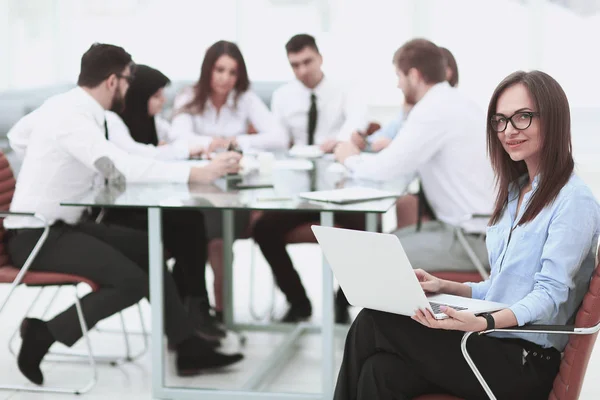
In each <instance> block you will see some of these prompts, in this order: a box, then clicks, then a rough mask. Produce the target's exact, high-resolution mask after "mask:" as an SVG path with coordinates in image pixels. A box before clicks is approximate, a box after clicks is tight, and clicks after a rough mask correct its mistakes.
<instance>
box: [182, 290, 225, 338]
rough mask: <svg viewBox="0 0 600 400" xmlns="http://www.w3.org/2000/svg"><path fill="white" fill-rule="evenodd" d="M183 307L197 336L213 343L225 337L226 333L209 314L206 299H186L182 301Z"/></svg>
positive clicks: (208, 305)
mask: <svg viewBox="0 0 600 400" xmlns="http://www.w3.org/2000/svg"><path fill="white" fill-rule="evenodd" d="M184 306H185V308H186V310H187V313H188V315H189V317H190V319H191V320H192V324H193V325H194V330H195V331H196V334H197V335H198V336H200V337H202V338H204V339H206V340H210V341H213V342H214V341H219V340H220V339H224V338H225V337H226V336H227V332H226V331H225V330H224V329H222V327H221V325H220V324H219V321H217V319H216V318H215V317H214V316H213V315H212V314H211V312H210V304H209V303H208V299H205V298H202V297H188V298H186V299H185V301H184Z"/></svg>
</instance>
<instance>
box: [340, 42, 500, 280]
mask: <svg viewBox="0 0 600 400" xmlns="http://www.w3.org/2000/svg"><path fill="white" fill-rule="evenodd" d="M393 63H394V65H395V67H396V74H397V76H398V87H399V88H400V89H401V90H402V92H403V93H404V98H405V102H406V103H407V104H411V105H413V107H412V110H411V111H410V113H409V114H408V117H407V118H406V120H405V121H404V123H403V125H402V127H401V128H400V130H399V131H398V133H397V135H395V137H394V138H393V140H392V142H391V143H390V144H389V145H388V146H387V147H386V148H385V149H383V150H381V151H380V152H379V153H377V154H375V155H372V156H371V157H369V158H366V157H362V156H361V155H360V150H359V149H358V147H357V146H356V145H355V144H353V143H351V142H345V143H342V144H340V145H338V146H337V147H336V150H335V157H336V160H337V161H338V162H340V163H342V164H343V165H344V166H346V168H348V169H349V170H350V171H351V172H352V174H353V176H354V177H356V178H358V179H361V178H362V179H377V180H397V181H399V183H400V184H406V185H407V184H408V183H410V182H411V181H412V180H413V179H414V178H415V177H418V178H419V179H420V181H421V188H422V197H421V201H422V204H423V203H425V200H426V203H428V204H429V206H430V208H431V213H432V214H433V215H431V217H433V218H436V219H437V220H432V221H427V222H425V223H423V225H422V226H421V228H420V229H415V226H414V224H416V223H417V216H418V212H417V210H418V203H419V199H418V197H417V196H414V195H407V196H403V197H402V198H401V199H400V200H399V202H398V204H399V207H398V208H399V209H398V212H400V213H402V214H406V215H409V216H414V220H413V221H411V222H410V225H411V226H407V227H405V228H402V229H400V230H399V231H398V232H397V234H398V235H399V236H400V238H401V241H402V246H403V248H404V250H405V251H406V253H407V255H408V258H409V259H410V261H411V263H412V265H413V267H414V268H422V269H425V270H429V271H447V270H449V269H450V270H458V271H461V270H473V268H474V267H473V264H472V262H471V261H470V259H469V257H468V255H467V253H466V252H465V250H464V249H463V248H462V246H461V245H460V243H459V242H458V241H457V240H455V234H454V225H459V224H461V223H464V222H465V221H466V220H468V219H469V218H470V217H471V216H472V215H474V214H488V213H489V212H490V211H491V207H492V205H493V203H494V186H493V173H492V169H491V165H490V163H489V161H488V159H487V157H486V144H485V114H484V112H483V110H481V109H480V108H479V107H478V106H477V105H476V104H475V103H474V102H473V101H472V100H470V99H469V98H467V97H466V96H464V95H463V94H462V93H461V92H460V91H458V90H457V89H456V88H453V87H451V86H450V85H449V84H448V82H447V81H446V79H447V75H446V61H445V58H444V56H443V54H442V52H441V51H440V48H439V47H438V46H436V45H435V44H434V43H432V42H430V41H428V40H425V39H414V40H411V41H409V42H407V43H406V44H404V45H403V46H402V47H400V48H399V49H398V51H396V53H395V54H394V58H393ZM407 225H409V224H407ZM467 240H468V241H469V244H470V245H471V247H472V248H473V249H474V250H475V252H476V253H477V255H478V256H479V259H480V260H482V262H483V264H486V263H487V260H488V257H487V251H486V247H485V242H484V241H483V240H481V239H480V238H479V237H475V236H468V237H467Z"/></svg>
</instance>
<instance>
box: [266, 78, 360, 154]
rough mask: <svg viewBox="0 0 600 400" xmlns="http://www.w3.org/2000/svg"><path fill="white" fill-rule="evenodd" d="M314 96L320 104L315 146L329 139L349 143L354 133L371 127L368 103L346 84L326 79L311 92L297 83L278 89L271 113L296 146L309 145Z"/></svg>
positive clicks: (296, 81)
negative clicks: (309, 121) (312, 95)
mask: <svg viewBox="0 0 600 400" xmlns="http://www.w3.org/2000/svg"><path fill="white" fill-rule="evenodd" d="M313 93H314V94H315V96H316V103H317V126H316V129H315V136H314V137H315V139H314V140H315V144H321V143H323V142H325V141H326V140H328V139H337V140H340V141H346V140H349V139H350V136H351V135H352V132H354V131H356V130H360V131H364V130H365V129H366V128H367V106H366V104H365V103H364V102H363V101H361V100H360V98H358V97H357V96H356V95H355V94H354V93H351V92H350V91H348V90H347V89H345V88H344V87H343V86H342V85H340V84H338V83H336V82H334V81H332V80H330V79H328V78H326V77H323V79H322V80H321V82H319V84H318V85H317V87H315V88H314V89H312V90H311V89H309V88H307V87H306V86H304V84H303V83H302V82H300V81H298V80H294V81H292V82H288V83H286V84H285V85H283V86H281V87H280V88H278V89H277V90H275V92H274V93H273V100H272V101H271V110H273V113H274V114H275V116H276V117H277V119H278V120H279V121H280V123H281V124H282V125H283V126H284V127H285V130H286V132H287V135H288V140H289V141H291V142H292V143H293V144H294V145H306V144H308V111H309V109H310V96H311V94H313ZM288 144H289V143H288Z"/></svg>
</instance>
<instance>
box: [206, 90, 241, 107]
mask: <svg viewBox="0 0 600 400" xmlns="http://www.w3.org/2000/svg"><path fill="white" fill-rule="evenodd" d="M236 93H237V92H236V91H235V90H232V91H230V92H229V94H228V95H227V100H225V104H223V105H224V106H225V107H227V108H231V109H233V108H235V96H236ZM205 108H209V109H211V110H214V109H215V105H214V104H213V102H212V100H211V99H210V97H209V98H208V100H207V101H206V105H205Z"/></svg>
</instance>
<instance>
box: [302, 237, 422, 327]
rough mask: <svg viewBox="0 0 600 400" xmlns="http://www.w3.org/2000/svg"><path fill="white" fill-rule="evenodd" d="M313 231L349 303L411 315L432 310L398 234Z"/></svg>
mask: <svg viewBox="0 0 600 400" xmlns="http://www.w3.org/2000/svg"><path fill="white" fill-rule="evenodd" d="M312 230H313V232H314V234H315V236H316V238H317V241H318V242H319V244H320V245H321V249H322V250H323V254H324V255H325V258H326V259H327V261H328V262H329V265H330V266H331V269H332V270H333V272H334V274H335V277H336V278H337V280H338V282H339V284H340V286H341V287H342V289H343V290H344V294H345V295H346V297H347V298H348V301H349V302H350V304H352V305H355V306H360V307H366V308H372V309H374V310H381V311H387V312H391V313H395V314H401V315H408V316H412V315H414V314H415V311H416V310H417V309H419V308H420V309H425V308H429V309H431V308H430V307H429V302H428V301H427V297H426V296H425V293H423V290H422V289H421V285H419V281H418V280H417V277H416V276H415V273H414V272H413V269H412V267H411V265H410V262H409V261H408V258H407V257H406V253H405V252H404V250H403V249H402V245H401V244H400V240H399V239H398V237H397V236H396V235H390V234H382V233H374V232H363V231H355V230H349V229H340V228H330V227H324V226H316V225H315V226H312Z"/></svg>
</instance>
